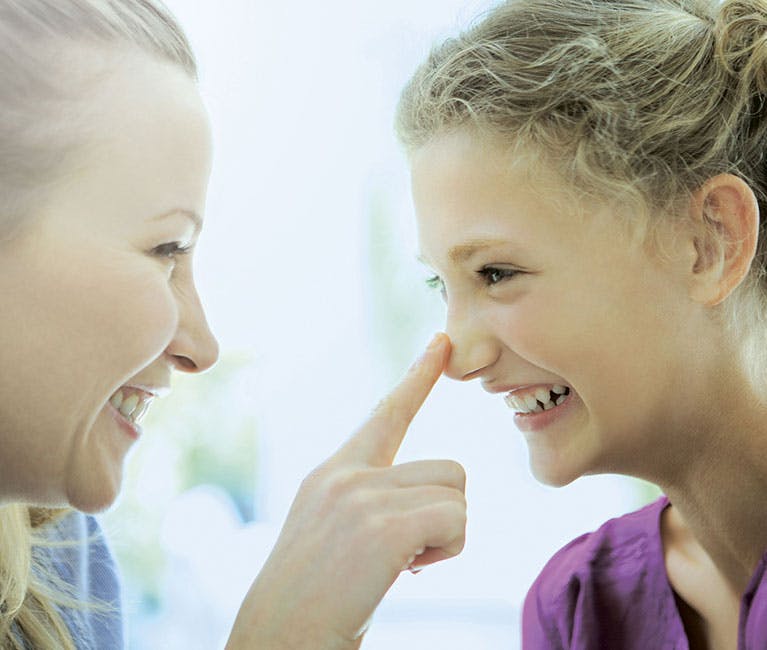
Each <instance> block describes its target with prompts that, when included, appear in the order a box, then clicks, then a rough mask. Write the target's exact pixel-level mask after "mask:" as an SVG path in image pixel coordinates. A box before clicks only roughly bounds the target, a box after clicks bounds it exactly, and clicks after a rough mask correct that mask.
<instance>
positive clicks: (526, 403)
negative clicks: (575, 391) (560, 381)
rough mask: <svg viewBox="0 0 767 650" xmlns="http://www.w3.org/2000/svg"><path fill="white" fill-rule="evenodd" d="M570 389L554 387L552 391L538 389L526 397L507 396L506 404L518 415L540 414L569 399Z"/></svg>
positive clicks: (511, 394)
mask: <svg viewBox="0 0 767 650" xmlns="http://www.w3.org/2000/svg"><path fill="white" fill-rule="evenodd" d="M569 394H570V389H569V388H568V387H567V386H559V385H557V386H553V387H552V389H551V390H547V389H546V388H538V389H537V390H536V391H535V392H534V393H527V394H526V395H514V394H513V393H510V394H508V395H506V398H505V399H506V404H507V406H508V407H509V408H510V409H513V410H515V411H516V412H517V413H522V414H524V413H540V412H542V411H548V410H549V409H553V408H554V407H555V406H559V405H560V404H561V403H562V402H564V401H565V399H567V396H568V395H569Z"/></svg>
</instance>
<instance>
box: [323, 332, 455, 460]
mask: <svg viewBox="0 0 767 650" xmlns="http://www.w3.org/2000/svg"><path fill="white" fill-rule="evenodd" d="M449 353H450V339H449V338H448V337H447V334H443V333H441V332H440V333H438V334H436V335H435V336H434V338H433V339H432V340H431V342H430V343H429V346H428V347H427V348H426V350H425V351H424V353H423V354H422V355H421V357H420V358H419V359H418V360H417V361H416V362H415V363H414V364H413V365H412V366H410V369H409V370H408V371H407V373H406V374H405V376H404V378H403V379H402V380H401V381H400V383H399V384H397V386H396V387H395V388H394V389H393V390H392V391H391V392H390V393H389V394H388V395H387V396H386V397H385V398H384V399H383V400H381V402H380V403H379V404H378V406H377V407H376V409H375V410H374V411H373V414H372V415H371V416H370V418H369V419H368V421H367V422H365V424H363V425H362V427H360V428H359V430H358V431H357V432H356V433H355V434H354V435H353V436H352V437H351V438H350V439H349V441H348V442H347V443H346V444H345V445H344V446H343V447H342V448H341V450H340V451H339V453H338V454H337V455H336V456H337V457H338V456H339V455H340V456H341V457H344V458H347V459H350V460H356V461H361V462H364V463H366V464H369V465H375V466H379V467H385V466H387V465H391V464H392V461H394V457H395V456H396V455H397V450H398V449H399V448H400V445H401V444H402V440H403V439H404V438H405V434H406V433H407V428H408V427H409V426H410V423H411V422H412V421H413V418H414V417H415V414H416V413H418V410H419V409H420V408H421V406H422V405H423V403H424V401H425V400H426V397H427V396H428V395H429V393H430V392H431V389H432V388H433V387H434V384H436V383H437V380H438V379H439V378H440V375H442V371H443V370H444V368H445V363H447V358H448V355H449Z"/></svg>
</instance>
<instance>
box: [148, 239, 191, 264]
mask: <svg viewBox="0 0 767 650" xmlns="http://www.w3.org/2000/svg"><path fill="white" fill-rule="evenodd" d="M191 250H192V246H191V245H188V246H183V245H182V244H181V242H178V241H173V242H168V243H167V244H161V245H160V246H157V247H156V248H154V249H152V254H153V255H156V256H157V257H166V258H168V259H171V260H172V259H175V258H176V257H178V256H179V255H187V254H188V253H190V252H191Z"/></svg>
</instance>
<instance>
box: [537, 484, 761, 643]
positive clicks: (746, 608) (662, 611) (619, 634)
mask: <svg viewBox="0 0 767 650" xmlns="http://www.w3.org/2000/svg"><path fill="white" fill-rule="evenodd" d="M667 505H668V499H667V498H666V497H661V498H660V499H658V500H657V501H655V502H654V503H651V504H650V505H648V506H645V507H644V508H642V509H641V510H638V511H637V512H633V513H631V514H628V515H624V516H623V517H618V518H617V519H611V520H610V521H608V522H607V523H605V524H604V525H603V526H602V527H601V528H600V529H599V530H597V531H596V532H593V533H588V534H586V535H582V536H581V537H578V538H577V539H575V540H573V541H572V542H570V543H569V544H568V545H567V546H565V547H564V548H562V549H561V550H560V551H558V552H557V553H556V554H555V555H554V557H552V558H551V559H550V560H549V561H548V563H547V564H546V566H545V567H544V568H543V571H541V574H540V575H539V576H538V578H537V579H536V581H535V582H534V583H533V586H532V587H531V588H530V591H529V592H528V594H527V598H526V599H525V607H524V612H523V614H522V647H523V648H524V650H543V649H544V648H545V649H546V650H558V649H561V650H565V649H567V650H597V649H600V648H610V649H620V650H688V648H689V646H688V643H687V636H686V635H685V631H684V625H683V623H682V619H681V618H680V616H679V611H678V609H677V606H676V601H675V599H674V592H673V590H672V588H671V585H670V584H669V581H668V577H667V575H666V565H665V561H664V557H663V543H662V540H661V534H660V516H661V513H662V512H663V510H664V508H665V507H666V506H667ZM766 568H767V553H765V555H764V556H763V557H762V560H761V561H760V562H759V566H758V567H757V568H756V572H755V573H754V575H753V576H752V578H751V581H750V583H749V585H748V588H747V589H746V592H745V594H744V595H743V598H742V600H741V607H740V622H739V626H738V650H765V649H767V577H766V576H765V569H766Z"/></svg>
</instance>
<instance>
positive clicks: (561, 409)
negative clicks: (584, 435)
mask: <svg viewBox="0 0 767 650" xmlns="http://www.w3.org/2000/svg"><path fill="white" fill-rule="evenodd" d="M573 397H574V393H573V389H572V388H571V389H570V394H569V395H568V396H567V399H566V400H565V401H564V402H562V403H561V404H560V405H559V406H555V407H554V408H551V409H549V410H548V411H541V412H539V413H515V414H514V424H515V425H516V427H517V429H519V430H520V431H522V432H525V433H528V432H533V431H540V430H541V429H545V428H546V427H548V426H551V425H552V424H554V423H555V422H557V421H558V420H560V419H562V418H563V417H566V416H567V414H568V413H569V412H570V411H571V410H572V406H573V402H574V399H573Z"/></svg>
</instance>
